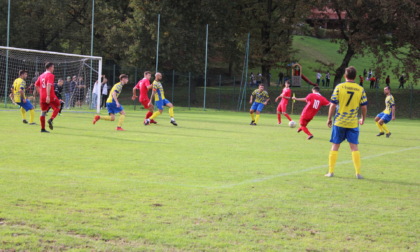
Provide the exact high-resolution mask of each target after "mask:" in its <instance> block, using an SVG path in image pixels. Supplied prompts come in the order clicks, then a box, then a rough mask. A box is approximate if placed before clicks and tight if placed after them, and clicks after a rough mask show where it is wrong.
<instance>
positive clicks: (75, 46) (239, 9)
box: [0, 0, 420, 83]
mask: <svg viewBox="0 0 420 252" xmlns="http://www.w3.org/2000/svg"><path fill="white" fill-rule="evenodd" d="M7 4H8V1H7V0H1V1H0V7H1V8H0V13H1V14H0V16H1V20H0V30H1V33H0V43H1V44H2V45H6V27H7V9H8V8H7V7H8V6H7ZM326 7H328V8H329V10H330V11H333V12H335V13H337V16H338V19H339V20H338V22H339V24H340V25H339V27H338V28H336V30H335V31H334V32H335V33H336V36H334V38H333V39H332V40H333V41H334V42H336V43H339V44H340V50H339V52H338V53H341V54H342V55H343V60H342V63H341V64H340V65H339V66H337V67H336V69H331V70H332V71H333V72H335V73H336V78H335V80H334V83H338V82H339V81H340V80H341V76H342V75H343V73H344V69H345V68H346V67H347V66H348V64H349V62H350V60H351V59H352V58H353V57H357V56H363V55H364V54H365V53H367V52H373V53H374V54H375V55H377V62H376V64H375V65H376V66H377V67H384V66H386V65H387V64H388V61H387V59H389V58H390V57H393V58H398V59H399V60H400V62H401V64H400V68H396V69H395V71H396V74H397V73H398V74H399V73H406V74H407V75H408V77H409V78H412V79H414V80H417V79H418V77H419V67H418V66H419V59H420V53H419V52H420V42H419V40H418V38H419V37H420V36H419V35H420V34H419V29H418V27H420V21H419V17H420V11H419V10H420V3H419V2H418V1H415V0H355V1H347V0H309V1H308V0H237V1H225V0H200V1H197V0H178V1H173V0H96V1H95V25H94V52H93V54H94V55H100V56H102V57H103V58H104V59H105V61H111V62H114V63H117V64H119V65H125V66H136V67H139V68H142V69H154V67H155V60H156V42H157V24H158V22H157V15H158V14H160V16H161V20H160V21H161V23H160V47H159V69H177V71H185V72H186V71H191V72H197V73H199V72H202V71H203V69H204V50H205V38H206V36H205V32H206V31H205V26H206V25H207V24H208V25H209V38H210V39H209V59H211V61H210V62H211V65H210V67H212V68H220V69H222V70H223V71H224V72H226V73H228V74H232V73H233V72H234V71H236V70H241V69H242V66H243V59H244V53H245V47H246V38H247V34H248V33H250V34H251V36H250V37H251V41H250V45H251V47H250V59H249V63H250V67H260V68H261V73H262V74H263V75H264V76H268V74H269V73H270V71H271V70H272V69H274V68H278V67H284V66H285V65H287V64H288V63H290V62H292V61H293V60H294V58H293V55H294V54H293V53H294V51H293V49H292V38H293V35H294V34H295V33H296V32H297V31H298V30H299V29H300V27H301V26H302V24H305V22H306V20H308V18H312V19H313V20H312V21H313V24H314V25H315V26H322V25H323V22H325V19H326V18H327V17H326V16H325V17H322V16H318V17H316V18H314V17H313V16H312V14H311V10H312V9H315V8H317V9H320V10H321V9H324V8H326ZM10 8H11V20H10V21H11V22H10V31H11V33H10V46H13V47H22V48H30V49H38V50H50V51H59V52H67V53H78V54H87V55H89V54H90V41H91V39H90V38H91V19H92V12H91V10H92V0H51V1H38V0H21V1H11V6H10ZM343 12H344V13H346V14H345V15H342V13H343Z"/></svg>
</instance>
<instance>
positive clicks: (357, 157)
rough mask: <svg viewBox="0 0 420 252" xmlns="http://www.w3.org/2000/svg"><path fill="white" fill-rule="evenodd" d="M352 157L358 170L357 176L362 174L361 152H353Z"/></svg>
mask: <svg viewBox="0 0 420 252" xmlns="http://www.w3.org/2000/svg"><path fill="white" fill-rule="evenodd" d="M351 157H352V159H353V164H354V169H355V170H356V175H357V174H360V152H359V151H352V152H351Z"/></svg>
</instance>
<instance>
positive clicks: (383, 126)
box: [382, 123, 389, 134]
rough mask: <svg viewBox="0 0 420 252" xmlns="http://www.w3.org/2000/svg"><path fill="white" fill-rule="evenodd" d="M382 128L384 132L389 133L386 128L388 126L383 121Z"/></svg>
mask: <svg viewBox="0 0 420 252" xmlns="http://www.w3.org/2000/svg"><path fill="white" fill-rule="evenodd" d="M382 129H384V130H385V133H387V134H389V129H388V127H387V126H386V124H385V123H384V124H382Z"/></svg>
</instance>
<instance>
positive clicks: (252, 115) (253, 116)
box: [251, 113, 255, 122]
mask: <svg viewBox="0 0 420 252" xmlns="http://www.w3.org/2000/svg"><path fill="white" fill-rule="evenodd" d="M251 119H252V121H254V122H255V115H254V113H252V114H251Z"/></svg>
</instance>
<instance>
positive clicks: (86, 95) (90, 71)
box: [0, 46, 102, 113]
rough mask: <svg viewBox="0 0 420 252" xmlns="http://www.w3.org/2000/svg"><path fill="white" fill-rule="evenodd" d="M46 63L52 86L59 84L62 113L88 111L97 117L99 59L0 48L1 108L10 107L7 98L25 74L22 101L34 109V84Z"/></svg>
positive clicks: (35, 101)
mask: <svg viewBox="0 0 420 252" xmlns="http://www.w3.org/2000/svg"><path fill="white" fill-rule="evenodd" d="M46 62H52V63H54V75H55V83H57V82H58V81H59V80H60V79H61V80H62V82H63V85H62V92H61V98H62V100H63V101H64V102H65V104H64V107H65V108H66V109H80V108H84V109H89V108H90V109H96V111H97V112H98V113H99V111H100V104H101V100H100V99H101V95H100V90H101V85H100V84H99V86H97V88H94V87H95V82H97V81H98V80H99V83H100V80H101V74H102V57H95V56H86V55H77V54H67V53H58V52H50V51H39V50H30V49H22V48H14V47H4V46H0V99H1V102H4V106H5V107H7V106H8V105H10V104H12V101H11V100H10V99H9V97H8V96H9V94H10V92H11V88H12V87H13V82H14V80H15V79H16V78H18V77H19V71H20V70H27V71H28V77H27V79H26V90H25V93H26V97H27V98H28V99H30V100H32V101H33V104H34V105H35V106H36V105H37V103H38V102H39V100H38V97H35V96H34V95H33V91H34V84H35V81H36V80H37V78H38V76H39V75H40V74H42V73H43V72H44V71H45V63H46ZM92 93H95V94H92ZM96 94H98V95H96Z"/></svg>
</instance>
